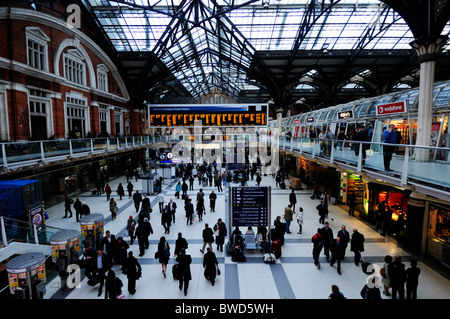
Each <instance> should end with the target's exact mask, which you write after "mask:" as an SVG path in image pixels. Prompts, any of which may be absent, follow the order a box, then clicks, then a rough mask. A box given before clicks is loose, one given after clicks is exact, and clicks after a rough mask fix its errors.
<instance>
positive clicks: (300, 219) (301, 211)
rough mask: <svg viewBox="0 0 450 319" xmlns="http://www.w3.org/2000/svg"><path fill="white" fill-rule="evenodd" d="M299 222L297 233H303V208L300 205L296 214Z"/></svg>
mask: <svg viewBox="0 0 450 319" xmlns="http://www.w3.org/2000/svg"><path fill="white" fill-rule="evenodd" d="M296 219H297V224H298V229H299V230H298V232H297V234H301V233H302V230H303V208H302V207H300V208H299V209H298V212H297V214H296Z"/></svg>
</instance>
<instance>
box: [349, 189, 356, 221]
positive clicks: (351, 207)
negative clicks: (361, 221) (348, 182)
mask: <svg viewBox="0 0 450 319" xmlns="http://www.w3.org/2000/svg"><path fill="white" fill-rule="evenodd" d="M355 206H356V195H355V193H354V192H351V193H350V194H349V195H348V207H349V209H348V216H354V215H355Z"/></svg>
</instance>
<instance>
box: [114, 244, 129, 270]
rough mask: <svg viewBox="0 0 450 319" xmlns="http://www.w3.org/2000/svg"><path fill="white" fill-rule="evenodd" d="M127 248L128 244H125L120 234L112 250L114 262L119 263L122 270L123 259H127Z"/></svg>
mask: <svg viewBox="0 0 450 319" xmlns="http://www.w3.org/2000/svg"><path fill="white" fill-rule="evenodd" d="M128 248H130V246H129V245H128V244H127V242H126V241H124V240H123V237H122V236H119V237H117V242H116V247H115V252H114V263H115V264H118V265H121V266H122V270H123V266H124V264H125V261H126V260H127V255H128V251H127V250H128Z"/></svg>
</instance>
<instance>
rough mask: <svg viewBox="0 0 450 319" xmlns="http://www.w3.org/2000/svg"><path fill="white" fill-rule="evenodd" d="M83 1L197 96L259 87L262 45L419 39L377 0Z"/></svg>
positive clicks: (390, 44) (118, 43)
mask: <svg viewBox="0 0 450 319" xmlns="http://www.w3.org/2000/svg"><path fill="white" fill-rule="evenodd" d="M85 2H87V3H88V4H89V5H90V7H91V9H92V11H93V13H94V14H95V16H96V17H97V19H98V21H99V23H100V25H101V27H102V28H103V30H104V32H105V34H106V35H107V37H108V38H109V39H110V41H111V43H112V44H113V46H114V47H115V49H116V50H117V51H120V52H128V51H130V52H153V53H155V54H156V55H157V56H158V57H159V58H160V59H161V61H163V62H164V63H165V65H166V66H167V67H168V69H169V70H170V71H171V72H172V73H173V74H174V75H175V76H176V77H177V78H178V79H179V80H180V82H181V83H183V85H184V86H185V87H186V88H187V89H188V90H189V92H190V93H191V94H192V95H193V96H194V97H199V96H201V95H203V94H205V93H208V92H209V91H210V90H211V88H214V87H218V88H220V89H222V90H224V91H226V93H228V94H230V95H232V96H238V95H239V92H240V90H246V89H256V88H257V87H255V86H253V85H249V84H248V81H247V71H248V68H249V67H250V65H251V63H252V59H253V56H254V53H255V52H256V51H278V50H293V49H294V48H297V49H299V50H328V51H332V50H359V49H366V50H372V49H393V50H397V49H404V50H411V46H410V45H409V43H410V42H411V41H413V40H414V38H413V35H412V33H411V32H410V30H409V28H408V26H407V24H406V23H405V22H404V20H403V19H402V18H401V17H400V16H399V15H398V14H397V13H396V12H395V11H393V10H392V9H390V8H389V7H387V6H386V5H385V4H384V3H382V2H380V1H378V0H341V1H339V0H336V1H329V2H328V1H325V5H324V7H321V5H318V6H317V7H315V8H312V9H311V8H310V6H311V1H310V0H198V1H192V0H121V1H113V0H85ZM264 2H268V6H263V3H264ZM321 3H322V2H321ZM309 9H311V10H309ZM304 22H305V24H304V25H303V23H304ZM306 22H309V23H306ZM302 25H303V26H302ZM449 32H450V27H449V25H447V27H446V29H445V30H444V34H449Z"/></svg>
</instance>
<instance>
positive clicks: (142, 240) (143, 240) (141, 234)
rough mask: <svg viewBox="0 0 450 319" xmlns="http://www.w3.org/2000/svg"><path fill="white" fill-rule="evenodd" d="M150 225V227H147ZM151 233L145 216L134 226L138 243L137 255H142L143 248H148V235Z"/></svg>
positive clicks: (143, 252) (151, 230)
mask: <svg viewBox="0 0 450 319" xmlns="http://www.w3.org/2000/svg"><path fill="white" fill-rule="evenodd" d="M149 226H150V227H149ZM150 233H151V234H153V229H152V226H151V224H150V223H149V221H148V219H147V218H144V220H143V221H142V222H139V223H138V227H137V228H136V238H137V240H138V244H139V257H142V256H144V254H145V250H146V249H147V248H148V236H149V235H150Z"/></svg>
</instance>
